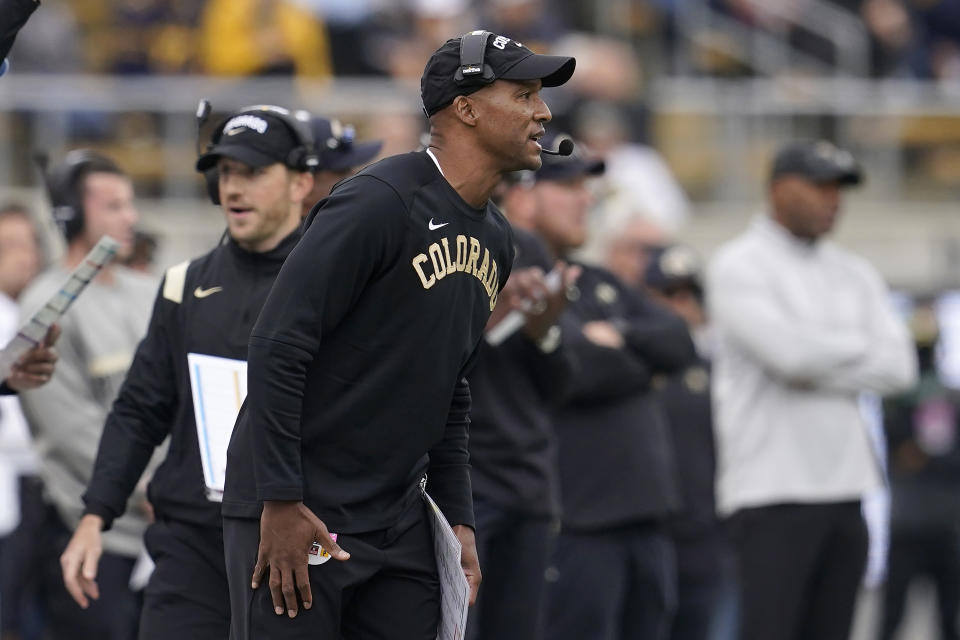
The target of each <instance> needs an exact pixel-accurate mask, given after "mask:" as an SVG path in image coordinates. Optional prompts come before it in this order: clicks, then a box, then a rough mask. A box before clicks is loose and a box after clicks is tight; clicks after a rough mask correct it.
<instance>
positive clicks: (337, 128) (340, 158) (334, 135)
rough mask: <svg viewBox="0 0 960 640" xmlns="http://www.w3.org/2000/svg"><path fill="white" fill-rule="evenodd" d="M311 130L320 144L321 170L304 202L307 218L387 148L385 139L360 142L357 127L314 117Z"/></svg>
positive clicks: (319, 163) (319, 159) (319, 167)
mask: <svg viewBox="0 0 960 640" xmlns="http://www.w3.org/2000/svg"><path fill="white" fill-rule="evenodd" d="M310 129H311V132H312V133H313V139H314V140H315V141H316V147H317V167H316V169H315V170H314V172H313V189H312V190H311V191H310V194H309V195H308V196H307V197H306V198H304V199H303V216H304V217H306V216H307V214H308V213H310V209H312V208H313V205H315V204H317V202H319V201H320V200H321V199H323V198H326V197H327V195H328V194H329V193H330V191H331V190H332V189H333V185H335V184H337V183H338V182H340V181H341V180H343V179H344V178H347V177H349V176H351V175H353V174H354V173H356V172H357V169H358V168H359V167H362V166H364V165H366V164H368V163H369V162H370V161H371V160H373V159H374V158H375V157H376V155H377V154H378V153H380V149H382V148H383V141H382V140H369V141H367V142H357V141H356V130H355V129H354V127H353V125H351V124H342V123H341V122H340V121H339V120H332V119H328V118H322V117H320V116H314V117H313V118H311V119H310Z"/></svg>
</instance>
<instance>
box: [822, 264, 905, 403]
mask: <svg viewBox="0 0 960 640" xmlns="http://www.w3.org/2000/svg"><path fill="white" fill-rule="evenodd" d="M864 285H865V287H864V288H865V295H864V298H865V305H866V308H865V309H864V310H863V318H864V322H865V325H866V326H865V327H864V330H863V331H864V334H865V335H867V336H868V337H869V345H870V346H869V348H868V349H867V352H866V353H865V354H864V356H863V357H862V358H859V359H857V360H855V361H853V362H849V363H845V364H843V365H840V366H838V367H835V368H834V369H832V370H830V371H827V372H826V374H825V375H824V376H822V377H821V378H819V379H818V380H817V381H816V384H817V386H818V387H819V388H822V389H831V390H836V391H846V392H853V393H856V392H860V391H874V392H876V393H880V394H889V393H895V392H898V391H905V390H907V389H909V388H910V387H912V386H913V385H914V384H916V381H917V375H918V374H917V353H916V348H915V347H914V345H913V340H912V339H911V338H910V334H909V331H908V330H907V327H906V325H905V324H904V322H903V321H902V320H901V319H900V318H899V317H898V315H897V313H896V311H895V310H894V308H893V306H892V305H891V303H890V294H889V292H888V291H887V288H886V286H885V285H884V283H883V280H881V278H880V275H879V274H877V273H876V272H875V271H873V269H872V267H868V266H865V267H864Z"/></svg>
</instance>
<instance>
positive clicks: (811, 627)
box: [729, 502, 867, 640]
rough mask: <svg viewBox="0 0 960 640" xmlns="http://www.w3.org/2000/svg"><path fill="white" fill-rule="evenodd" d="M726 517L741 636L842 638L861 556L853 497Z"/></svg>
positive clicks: (862, 537) (862, 541) (748, 639)
mask: <svg viewBox="0 0 960 640" xmlns="http://www.w3.org/2000/svg"><path fill="white" fill-rule="evenodd" d="M729 524H730V534H731V539H732V542H733V545H734V548H735V552H736V556H737V569H738V573H739V579H740V598H741V608H740V619H741V632H740V638H741V640H813V639H816V640H848V638H849V637H850V626H851V622H852V619H853V611H854V605H855V603H856V597H857V591H858V588H859V585H860V580H861V578H862V577H863V570H864V567H865V565H866V557H867V529H866V525H865V524H864V522H863V516H862V515H861V513H860V503H859V502H840V503H820V504H780V505H772V506H765V507H758V508H751V509H743V510H741V511H738V512H737V513H736V514H734V515H733V516H732V517H731V519H730V522H729Z"/></svg>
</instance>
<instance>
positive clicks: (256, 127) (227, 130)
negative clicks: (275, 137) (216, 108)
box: [223, 114, 267, 136]
mask: <svg viewBox="0 0 960 640" xmlns="http://www.w3.org/2000/svg"><path fill="white" fill-rule="evenodd" d="M241 128H246V129H251V130H253V131H256V132H257V133H264V132H265V131H266V130H267V121H266V120H264V119H263V118H258V117H257V116H251V115H249V114H245V115H242V116H237V117H236V118H233V119H231V120H230V121H229V122H227V124H226V125H224V127H223V133H224V134H226V135H228V136H232V135H234V134H235V133H239V132H238V131H236V130H237V129H241Z"/></svg>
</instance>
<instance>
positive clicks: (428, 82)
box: [420, 31, 577, 116]
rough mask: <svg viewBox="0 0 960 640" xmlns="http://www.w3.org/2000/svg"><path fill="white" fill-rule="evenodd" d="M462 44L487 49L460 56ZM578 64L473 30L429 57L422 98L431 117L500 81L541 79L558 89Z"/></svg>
mask: <svg viewBox="0 0 960 640" xmlns="http://www.w3.org/2000/svg"><path fill="white" fill-rule="evenodd" d="M467 38H470V40H468V41H465V40H466V39H467ZM461 42H463V43H464V45H467V43H468V42H469V43H477V44H479V45H484V46H483V47H482V48H481V47H479V46H478V47H477V51H468V50H467V47H466V46H465V47H464V51H463V55H461ZM484 43H485V44H484ZM576 65H577V61H576V60H575V59H574V58H571V57H569V56H547V55H541V54H537V53H534V52H533V51H531V50H530V49H528V48H526V47H525V46H523V45H522V44H520V43H519V42H517V41H516V40H511V39H510V38H508V37H506V36H499V35H496V34H492V33H489V32H485V31H471V32H470V33H468V34H464V35H463V36H461V37H459V38H453V39H451V40H447V41H446V42H445V43H444V44H443V46H441V47H440V48H439V49H437V50H436V51H434V53H433V55H432V56H430V59H429V60H428V61H427V66H426V67H425V68H424V70H423V76H422V77H421V78H420V97H421V98H422V99H423V108H424V110H425V111H426V112H427V115H428V116H432V115H433V114H435V113H436V112H438V111H440V110H441V109H443V108H445V107H447V106H448V105H449V104H450V103H451V102H453V99H454V98H456V97H457V96H466V95H470V94H471V93H473V92H474V91H478V90H479V89H482V88H483V87H485V86H487V85H489V84H491V83H493V82H494V81H496V80H499V79H503V80H541V81H542V82H543V86H545V87H558V86H560V85H562V84H563V83H564V82H566V81H567V80H569V79H570V76H572V75H573V70H574V68H575V67H576Z"/></svg>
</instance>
